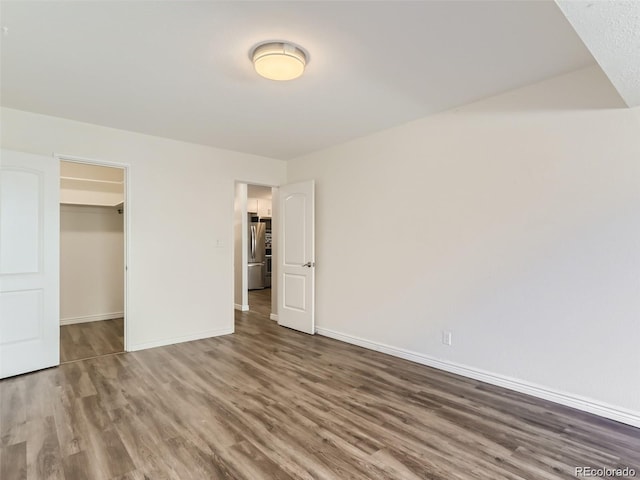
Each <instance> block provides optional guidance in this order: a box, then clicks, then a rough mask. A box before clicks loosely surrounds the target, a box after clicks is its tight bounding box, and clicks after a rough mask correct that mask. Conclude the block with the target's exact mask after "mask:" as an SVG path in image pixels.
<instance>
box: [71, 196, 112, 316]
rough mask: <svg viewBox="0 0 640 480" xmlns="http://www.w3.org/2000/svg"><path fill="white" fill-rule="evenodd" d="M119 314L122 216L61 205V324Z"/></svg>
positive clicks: (100, 209)
mask: <svg viewBox="0 0 640 480" xmlns="http://www.w3.org/2000/svg"><path fill="white" fill-rule="evenodd" d="M123 312H124V230H123V216H122V215H121V214H119V213H118V211H117V209H116V208H113V207H95V206H92V207H89V206H82V205H61V206H60V323H61V324H62V325H67V324H70V323H81V322H87V321H95V320H106V319H110V318H119V317H122V316H123Z"/></svg>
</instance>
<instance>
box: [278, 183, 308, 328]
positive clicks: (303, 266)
mask: <svg viewBox="0 0 640 480" xmlns="http://www.w3.org/2000/svg"><path fill="white" fill-rule="evenodd" d="M314 192H315V184H314V181H313V180H309V181H306V182H300V183H294V184H291V185H284V186H282V187H280V196H279V198H280V200H279V207H280V209H279V212H280V213H279V216H280V235H279V238H278V245H279V249H278V277H279V278H278V280H279V282H278V324H280V325H282V326H284V327H289V328H293V329H295V330H300V331H301V332H305V333H310V334H314V333H315V318H314V298H315V285H314V283H315V242H314V235H315V220H314V211H315V195H314Z"/></svg>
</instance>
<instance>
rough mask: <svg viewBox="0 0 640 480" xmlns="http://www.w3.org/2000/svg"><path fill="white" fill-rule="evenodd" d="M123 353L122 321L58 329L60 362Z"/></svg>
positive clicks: (119, 319) (77, 324) (79, 324)
mask: <svg viewBox="0 0 640 480" xmlns="http://www.w3.org/2000/svg"><path fill="white" fill-rule="evenodd" d="M123 351H124V320H123V319H122V318H117V319H114V320H102V321H99V322H88V323H76V324H73V325H62V326H61V327H60V362H62V363H64V362H71V361H74V360H80V359H83V358H91V357H97V356H100V355H108V354H111V353H117V352H123Z"/></svg>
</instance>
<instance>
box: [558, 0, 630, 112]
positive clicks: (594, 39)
mask: <svg viewBox="0 0 640 480" xmlns="http://www.w3.org/2000/svg"><path fill="white" fill-rule="evenodd" d="M557 3H558V5H559V6H560V8H561V9H562V11H563V12H564V14H565V15H566V17H567V18H568V19H569V21H570V23H571V25H572V26H573V28H574V29H575V30H576V32H577V33H578V34H579V35H580V38H581V39H582V40H583V41H584V43H585V45H586V46H587V47H588V48H589V51H591V53H592V54H593V56H594V57H595V59H596V60H597V61H598V63H599V64H600V66H601V67H602V69H603V70H604V71H605V73H606V74H607V76H608V77H609V79H610V80H611V83H613V85H614V86H615V87H616V89H617V90H618V92H619V93H620V96H621V97H622V98H623V99H624V101H625V102H626V104H627V105H628V106H629V107H637V106H639V105H640V2H639V1H638V0H616V1H611V0H609V1H598V2H593V1H590V2H584V1H583V2H576V1H575V0H557Z"/></svg>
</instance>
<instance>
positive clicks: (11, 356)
mask: <svg viewBox="0 0 640 480" xmlns="http://www.w3.org/2000/svg"><path fill="white" fill-rule="evenodd" d="M59 176H60V164H59V162H58V161H57V160H56V159H55V158H53V157H51V158H48V157H42V156H38V155H32V154H27V153H22V152H14V151H10V150H2V151H1V152H0V378H5V377H10V376H12V375H18V374H20V373H26V372H31V371H33V370H39V369H41V368H47V367H52V366H54V365H58V364H59V363H60V344H59V341H60V340H59V339H60V309H59V303H60V299H59V289H60V274H59V264H60V260H59V258H60V248H59V243H60V240H59V238H60V225H59V223H60V205H59V196H60V194H59V190H60V178H59Z"/></svg>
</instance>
